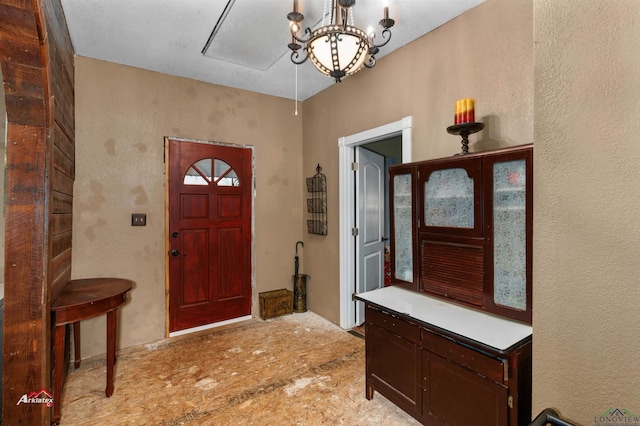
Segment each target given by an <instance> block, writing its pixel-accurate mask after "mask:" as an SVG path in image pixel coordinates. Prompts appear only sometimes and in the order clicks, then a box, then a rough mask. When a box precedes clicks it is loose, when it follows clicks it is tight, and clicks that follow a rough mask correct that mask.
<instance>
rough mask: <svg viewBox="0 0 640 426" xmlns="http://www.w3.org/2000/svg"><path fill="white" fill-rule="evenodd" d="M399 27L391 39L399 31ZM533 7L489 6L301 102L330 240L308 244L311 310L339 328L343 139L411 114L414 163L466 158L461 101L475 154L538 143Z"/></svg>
mask: <svg viewBox="0 0 640 426" xmlns="http://www.w3.org/2000/svg"><path fill="white" fill-rule="evenodd" d="M401 30H402V27H401V23H398V25H397V28H395V31H401ZM532 45H533V8H532V2H531V1H520V0H519V1H513V0H489V1H487V2H486V3H483V4H482V5H480V6H478V7H476V8H474V9H472V10H470V11H468V12H466V13H464V14H463V15H461V16H459V17H458V18H456V19H454V20H452V21H450V22H449V23H447V24H445V25H444V26H442V27H440V28H438V29H437V30H435V31H433V32H432V33H430V34H427V35H426V36H424V37H422V38H420V39H418V40H416V41H415V42H413V43H410V44H409V45H407V46H405V47H403V48H401V49H399V50H397V51H396V52H394V53H392V54H389V55H387V56H385V57H384V58H382V59H380V60H379V61H378V64H377V65H376V66H375V68H373V69H370V70H364V71H361V72H360V73H358V74H355V75H354V76H352V77H350V78H348V79H346V80H345V81H344V82H342V83H340V84H336V85H333V86H331V87H330V88H329V89H327V90H324V91H323V92H321V93H319V94H317V95H315V96H314V97H312V98H311V99H309V100H307V101H305V103H304V137H303V140H304V157H303V173H305V174H306V175H311V174H313V172H314V169H315V166H316V164H317V163H320V164H321V165H322V167H323V172H324V173H325V174H326V175H327V180H328V204H329V207H330V210H329V217H328V221H329V232H328V235H327V236H326V237H324V236H306V237H305V255H306V258H305V268H306V272H307V273H308V274H309V275H310V276H311V279H310V280H309V282H308V299H309V301H308V305H309V309H311V310H312V311H314V312H317V313H319V314H321V315H323V316H325V317H326V318H328V319H330V320H331V321H333V322H335V323H338V322H339V317H340V312H339V296H340V295H339V259H340V257H339V256H340V247H339V232H338V226H339V217H338V216H339V211H338V201H339V200H338V191H339V186H338V184H339V182H338V138H339V137H342V136H349V135H352V134H355V133H358V132H361V131H364V130H368V129H372V128H375V127H378V126H381V125H384V124H388V123H391V122H395V121H398V120H400V119H402V118H403V117H406V116H413V153H412V154H413V160H424V159H430V158H437V157H443V156H449V155H453V154H455V153H458V152H460V147H461V145H460V138H459V137H456V136H452V135H449V134H448V133H447V132H446V128H447V127H448V126H450V125H452V124H453V109H454V104H455V101H456V99H459V98H467V97H471V98H475V99H476V119H477V120H478V121H482V122H484V123H485V130H483V132H482V133H479V134H477V135H473V136H471V138H470V139H471V140H472V144H471V150H472V151H477V150H486V149H490V148H497V147H502V146H511V145H520V144H525V143H531V142H533V54H532Z"/></svg>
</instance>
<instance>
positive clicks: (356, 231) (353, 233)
mask: <svg viewBox="0 0 640 426" xmlns="http://www.w3.org/2000/svg"><path fill="white" fill-rule="evenodd" d="M358 233H359V231H358V228H351V235H353V236H354V237H357V236H358Z"/></svg>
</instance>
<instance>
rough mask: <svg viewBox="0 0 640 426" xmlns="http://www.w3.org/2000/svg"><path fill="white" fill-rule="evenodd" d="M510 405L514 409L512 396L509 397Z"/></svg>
mask: <svg viewBox="0 0 640 426" xmlns="http://www.w3.org/2000/svg"><path fill="white" fill-rule="evenodd" d="M508 403H509V408H513V397H512V396H510V397H509V399H508Z"/></svg>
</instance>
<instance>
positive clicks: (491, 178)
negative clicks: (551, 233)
mask: <svg viewBox="0 0 640 426" xmlns="http://www.w3.org/2000/svg"><path fill="white" fill-rule="evenodd" d="M532 168H533V147H532V145H524V146H518V147H512V148H507V149H501V150H496V151H489V152H483V153H475V154H468V155H461V156H453V157H450V158H444V159H438V160H429V161H423V162H417V163H412V164H402V165H398V166H393V167H392V168H391V170H390V179H391V182H390V200H391V212H392V214H391V240H392V241H391V274H392V285H391V286H390V287H386V288H383V289H378V290H374V291H371V292H366V293H361V294H359V295H357V296H356V298H357V299H359V300H362V301H364V302H365V304H366V324H365V327H366V331H365V334H366V349H367V373H366V374H367V398H368V399H371V398H373V395H374V392H375V391H378V392H380V393H381V394H383V395H385V397H387V398H388V399H389V400H391V401H392V402H394V403H395V404H396V405H398V406H399V407H401V408H402V409H403V410H405V411H407V412H408V413H409V414H411V415H412V416H413V417H415V418H416V419H418V420H420V421H421V422H422V423H424V424H429V425H431V424H433V425H470V424H474V425H509V426H517V425H519V424H528V423H529V421H530V420H531V332H532V329H531V326H530V324H531V313H532V301H531V250H532V244H531V237H532V216H533V215H532V212H533V202H532V189H533V185H532V176H533V174H532Z"/></svg>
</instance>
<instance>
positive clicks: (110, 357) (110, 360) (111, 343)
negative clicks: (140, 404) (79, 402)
mask: <svg viewBox="0 0 640 426" xmlns="http://www.w3.org/2000/svg"><path fill="white" fill-rule="evenodd" d="M116 312H117V309H114V310H112V311H109V312H107V388H106V389H105V390H104V394H105V395H106V396H107V397H110V396H111V395H113V365H114V364H115V360H116Z"/></svg>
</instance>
